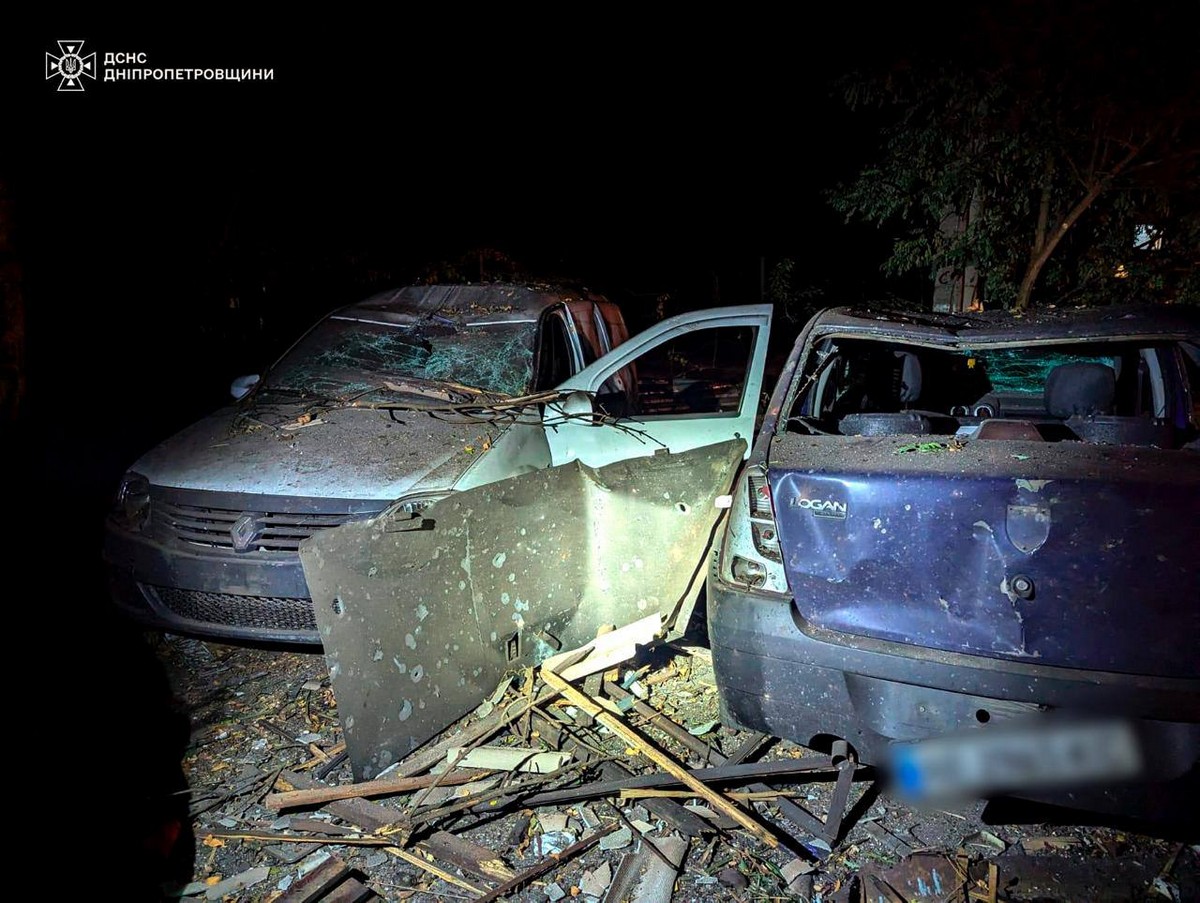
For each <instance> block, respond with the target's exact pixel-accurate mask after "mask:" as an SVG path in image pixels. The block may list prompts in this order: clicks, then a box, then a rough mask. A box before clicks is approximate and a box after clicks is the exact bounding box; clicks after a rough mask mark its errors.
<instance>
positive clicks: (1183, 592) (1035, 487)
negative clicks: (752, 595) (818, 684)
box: [770, 434, 1200, 679]
mask: <svg viewBox="0 0 1200 903" xmlns="http://www.w3.org/2000/svg"><path fill="white" fill-rule="evenodd" d="M905 441H906V438H905V437H878V438H861V437H842V436H800V435H795V434H788V435H786V436H781V437H779V438H777V439H776V440H775V443H774V446H773V448H772V458H771V471H770V480H771V498H772V501H773V504H774V511H775V514H776V518H777V522H778V528H779V535H780V538H781V540H782V546H783V550H784V567H785V569H786V571H787V579H788V584H789V586H790V588H791V591H792V593H793V594H794V596H795V600H796V601H795V604H796V608H797V610H798V611H799V613H800V614H801V615H802V616H803V617H804V618H805V620H806V621H807V622H809V623H811V624H814V625H817V626H819V627H824V628H828V629H831V630H837V631H840V632H844V633H848V634H853V635H856V636H863V637H874V638H878V639H883V640H889V641H897V642H902V643H909V644H914V645H917V646H921V647H924V648H926V649H940V650H945V651H947V652H966V653H972V654H977V655H983V656H988V657H991V658H1007V659H1018V660H1025V661H1031V660H1036V661H1038V662H1040V663H1042V664H1047V665H1058V666H1062V667H1069V668H1085V669H1093V670H1100V671H1127V672H1131V673H1136V674H1147V675H1158V676H1163V677H1179V678H1189V679H1194V678H1195V677H1196V676H1197V660H1196V657H1195V656H1188V655H1177V654H1170V652H1169V651H1170V650H1173V649H1175V648H1176V646H1177V637H1179V636H1192V635H1194V634H1195V633H1196V631H1198V630H1200V608H1197V606H1196V604H1195V600H1196V599H1198V598H1200V577H1198V572H1197V565H1196V555H1195V547H1196V530H1195V527H1194V523H1193V522H1192V521H1191V520H1189V519H1188V518H1186V517H1181V513H1183V512H1191V511H1194V510H1196V508H1197V505H1198V504H1200V468H1198V467H1196V462H1195V460H1194V456H1193V457H1184V456H1185V455H1187V454H1189V453H1184V452H1174V451H1167V450H1161V449H1143V448H1130V447H1122V446H1115V447H1099V446H1090V445H1086V444H1084V443H1079V442H1070V443H1068V442H1058V443H1048V442H1022V443H1016V442H986V441H985V442H974V443H969V444H968V445H967V446H966V447H964V448H961V449H959V450H957V451H953V452H951V451H943V452H941V453H935V454H897V449H900V448H903V447H904V444H905ZM834 510H836V511H837V512H838V513H839V514H841V515H842V516H840V517H831V516H824V515H827V514H829V513H831V512H832V511H834ZM1164 651H1166V652H1164Z"/></svg>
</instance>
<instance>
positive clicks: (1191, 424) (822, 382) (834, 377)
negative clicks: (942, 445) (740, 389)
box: [787, 338, 1196, 445]
mask: <svg viewBox="0 0 1200 903" xmlns="http://www.w3.org/2000/svg"><path fill="white" fill-rule="evenodd" d="M1187 367H1188V364H1187V363H1186V355H1185V354H1184V352H1183V351H1181V349H1180V348H1179V347H1178V345H1177V344H1176V343H1163V342H1158V343H1149V342H1096V343H1086V342H1075V343H1062V344H1057V345H1042V346H1036V345H1035V346H1026V347H1022V348H994V347H993V348H988V347H983V348H974V349H961V350H960V349H949V350H948V349H938V348H927V347H922V346H917V345H908V344H904V343H898V342H894V341H885V340H880V339H870V338H866V339H864V338H829V339H824V340H822V341H821V342H819V343H818V345H817V347H816V349H815V352H814V353H813V354H811V355H810V356H809V359H808V360H807V361H806V362H805V365H804V367H803V370H802V372H801V373H800V375H799V376H798V377H797V378H798V379H799V380H800V382H799V386H798V390H797V392H796V394H795V400H794V403H793V406H792V410H791V412H790V419H789V421H788V424H787V426H788V428H790V429H796V430H800V431H809V432H820V433H830V434H841V435H864V434H867V435H879V434H886V433H889V432H896V433H909V432H912V433H922V432H928V433H944V434H946V433H948V434H958V435H960V436H962V435H972V434H973V431H974V429H975V428H976V427H978V425H979V424H981V423H982V422H983V421H986V420H1009V421H1015V420H1020V421H1027V422H1028V423H1029V424H1031V426H1030V427H1029V428H1028V429H1024V430H1023V431H1022V434H1023V435H1025V436H1027V437H1029V436H1033V435H1035V432H1036V434H1037V435H1040V436H1041V437H1042V438H1045V439H1047V440H1060V439H1071V438H1075V439H1081V440H1084V441H1093V439H1097V437H1099V436H1100V435H1101V432H1103V437H1104V441H1115V442H1124V441H1126V440H1128V441H1130V442H1132V444H1159V443H1160V442H1169V443H1170V444H1172V445H1175V444H1177V443H1178V442H1183V441H1187V438H1188V436H1194V435H1195V426H1196V423H1195V413H1194V409H1193V404H1192V396H1191V393H1190V392H1189V390H1188V385H1187V377H1186V372H1187ZM1122 420H1127V421H1129V423H1127V424H1124V425H1123V424H1122V423H1121V422H1119V421H1122ZM1085 421H1086V422H1085ZM1098 421H1103V422H1104V424H1105V430H1104V431H1100V430H1098V429H1097V428H1096V426H1095V424H1096V423H1097V422H1098ZM1007 434H1008V435H1016V434H1017V431H1014V430H1012V429H1009V430H1008V431H1007ZM1167 434H1169V438H1164V437H1167ZM1139 437H1140V438H1139ZM1143 440H1144V441H1143Z"/></svg>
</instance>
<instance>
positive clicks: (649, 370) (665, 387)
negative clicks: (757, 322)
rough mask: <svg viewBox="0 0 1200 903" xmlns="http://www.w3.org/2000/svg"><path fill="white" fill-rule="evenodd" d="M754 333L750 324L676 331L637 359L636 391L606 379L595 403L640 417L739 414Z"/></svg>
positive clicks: (615, 412)
mask: <svg viewBox="0 0 1200 903" xmlns="http://www.w3.org/2000/svg"><path fill="white" fill-rule="evenodd" d="M754 338H755V330H754V328H753V327H750V326H725V327H719V328H713V329H699V330H695V331H693V332H687V333H684V334H682V335H679V336H676V337H675V338H673V339H671V340H669V341H667V342H664V343H662V344H660V345H658V346H656V347H654V348H652V349H650V350H649V351H647V352H646V353H645V354H643V355H641V356H640V357H639V358H638V359H637V368H636V371H634V372H635V376H636V384H635V387H634V390H633V391H631V392H623V391H616V390H615V389H614V388H613V387H610V386H609V384H608V383H605V385H604V386H603V387H602V388H601V391H600V392H599V394H598V395H597V402H598V404H599V406H600V408H601V409H603V410H604V411H605V413H607V414H610V415H613V416H619V417H637V418H639V419H641V418H646V417H656V416H658V417H661V416H670V415H676V414H725V413H736V412H737V411H738V409H739V407H740V405H741V400H742V393H743V391H744V389H745V386H746V377H747V372H748V369H749V366H750V357H751V354H752V352H753V350H754ZM631 369H632V368H631Z"/></svg>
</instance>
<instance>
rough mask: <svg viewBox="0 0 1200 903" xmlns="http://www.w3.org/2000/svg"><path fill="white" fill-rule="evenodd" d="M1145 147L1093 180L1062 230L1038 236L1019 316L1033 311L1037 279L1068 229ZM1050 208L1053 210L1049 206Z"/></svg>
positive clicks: (1019, 294) (1015, 307) (1061, 225)
mask: <svg viewBox="0 0 1200 903" xmlns="http://www.w3.org/2000/svg"><path fill="white" fill-rule="evenodd" d="M1145 146H1146V143H1145V142H1143V143H1142V144H1139V145H1135V146H1134V147H1131V148H1130V149H1129V153H1127V154H1126V155H1125V156H1124V157H1123V158H1122V159H1121V160H1120V162H1118V163H1117V165H1116V166H1114V167H1113V168H1112V169H1111V170H1110V171H1109V172H1108V173H1106V174H1105V175H1104V176H1103V177H1101V178H1099V179H1096V180H1095V181H1093V182H1092V183H1091V185H1089V186H1088V191H1087V194H1085V195H1084V196H1083V197H1082V198H1081V199H1080V200H1079V203H1078V204H1076V205H1075V206H1074V207H1072V208H1071V210H1070V212H1069V213H1067V215H1066V216H1064V217H1063V220H1062V222H1061V223H1059V225H1058V228H1056V229H1054V230H1053V232H1051V233H1050V234H1048V235H1045V236H1044V238H1041V237H1040V236H1035V239H1034V241H1035V245H1034V250H1035V253H1034V255H1033V256H1032V258H1031V259H1030V261H1029V266H1028V267H1026V268H1025V275H1024V276H1022V277H1021V285H1020V287H1019V288H1018V289H1017V300H1016V303H1015V304H1014V305H1013V310H1014V311H1016V312H1017V313H1024V312H1025V311H1026V310H1028V309H1029V304H1030V301H1031V300H1032V298H1033V287H1034V285H1035V284H1036V283H1037V278H1038V276H1039V275H1040V274H1041V272H1042V267H1044V266H1045V265H1046V261H1048V260H1049V259H1050V257H1051V255H1053V254H1054V249H1055V248H1057V247H1058V243H1059V242H1060V241H1062V239H1063V236H1064V235H1066V234H1067V230H1068V229H1070V228H1071V227H1072V226H1073V225H1075V223H1076V221H1077V220H1078V219H1079V217H1081V216H1083V214H1084V213H1086V212H1087V209H1088V208H1089V207H1091V206H1092V204H1094V203H1095V202H1096V198H1098V197H1100V195H1101V194H1103V193H1104V190H1105V189H1106V188H1108V186H1109V185H1110V184H1112V180H1113V179H1115V178H1116V177H1117V176H1118V175H1120V173H1121V172H1122V171H1123V170H1124V169H1125V167H1127V166H1128V165H1129V164H1130V163H1132V162H1133V160H1134V159H1135V158H1136V157H1137V155H1138V154H1140V153H1141V152H1142V149H1143V148H1144V147H1145ZM1048 200H1049V198H1048V197H1047V196H1046V195H1043V203H1047V204H1048ZM1046 209H1049V208H1048V206H1047V207H1046ZM1040 214H1041V211H1040V210H1039V223H1038V231H1039V232H1041V231H1042V223H1041V222H1040V218H1041V217H1040ZM1038 243H1040V245H1041V247H1040V248H1039V247H1038Z"/></svg>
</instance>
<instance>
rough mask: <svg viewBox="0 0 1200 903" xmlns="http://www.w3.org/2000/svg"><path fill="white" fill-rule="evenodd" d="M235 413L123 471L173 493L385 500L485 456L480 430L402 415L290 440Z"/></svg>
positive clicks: (355, 413) (318, 428) (351, 415)
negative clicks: (182, 491)
mask: <svg viewBox="0 0 1200 903" xmlns="http://www.w3.org/2000/svg"><path fill="white" fill-rule="evenodd" d="M296 412H297V414H299V413H300V412H301V409H300V408H296ZM237 413H238V412H237V409H236V408H233V407H230V408H224V409H222V410H220V411H218V412H216V413H215V414H212V415H211V416H209V417H206V418H204V419H203V420H200V421H199V422H197V423H194V424H193V425H192V426H190V427H188V428H187V429H184V430H182V431H181V432H179V433H176V434H175V435H174V436H172V437H171V438H170V439H168V440H167V441H165V442H163V443H162V444H160V445H158V446H156V447H155V448H153V449H152V450H151V451H149V452H147V453H146V454H145V455H143V456H142V457H141V458H140V459H138V461H137V463H135V464H134V465H133V467H132V468H131V469H132V470H135V471H137V472H138V473H140V474H142V475H143V476H145V477H146V478H147V479H149V480H150V482H151V483H152V484H154V485H156V486H168V487H173V488H180V489H198V490H208V491H214V492H240V493H253V494H263V495H291V496H308V497H314V498H347V499H382V500H388V501H390V500H392V499H394V498H396V497H398V496H400V495H402V494H404V493H406V492H409V491H411V490H437V489H446V488H449V487H450V486H452V485H453V484H454V483H455V481H456V480H457V479H458V478H459V477H460V476H461V475H462V474H463V472H464V471H465V470H466V469H467V468H468V467H469V466H470V465H471V464H472V463H474V462H475V461H476V459H477V458H478V457H479V455H481V454H484V451H483V449H484V447H485V444H484V440H485V439H486V438H487V436H486V433H485V432H484V431H483V428H482V427H481V426H480V425H478V424H452V423H447V422H445V421H443V420H436V419H434V418H433V417H431V416H429V415H428V414H418V413H412V412H407V411H406V412H401V413H399V414H397V418H396V421H393V420H391V419H390V418H389V417H388V415H387V412H385V411H373V410H366V409H340V410H335V411H330V412H328V413H324V414H321V415H320V417H318V418H317V419H318V420H321V421H324V422H323V423H314V424H310V425H307V426H304V427H303V428H301V429H296V430H293V431H283V430H278V429H273V428H271V427H266V426H260V425H257V424H254V423H251V422H249V421H246V420H245V419H241V420H240V421H239V419H238V418H237ZM260 416H261V415H260Z"/></svg>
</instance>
